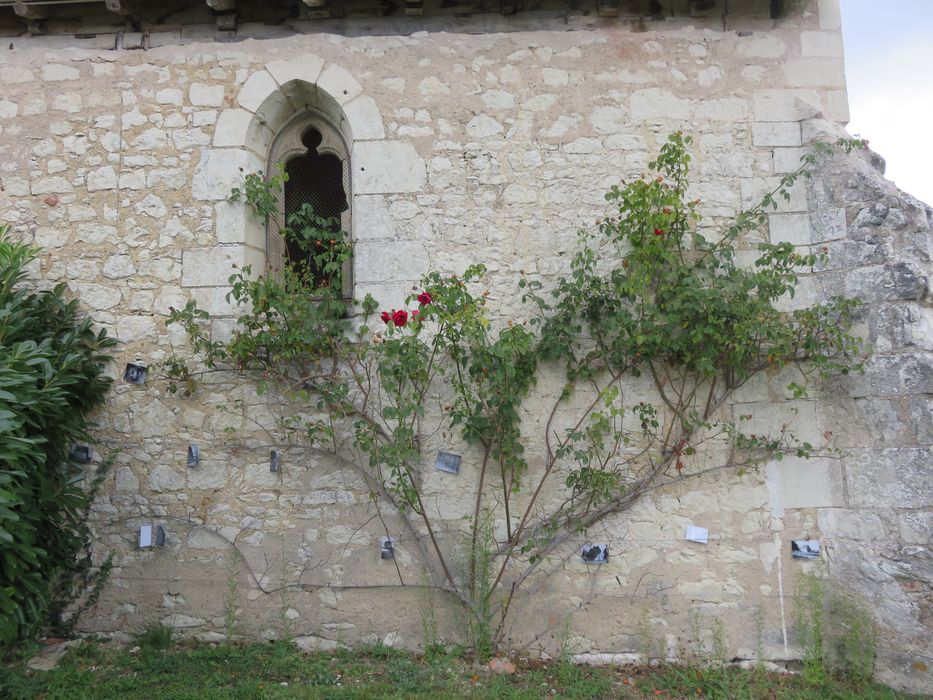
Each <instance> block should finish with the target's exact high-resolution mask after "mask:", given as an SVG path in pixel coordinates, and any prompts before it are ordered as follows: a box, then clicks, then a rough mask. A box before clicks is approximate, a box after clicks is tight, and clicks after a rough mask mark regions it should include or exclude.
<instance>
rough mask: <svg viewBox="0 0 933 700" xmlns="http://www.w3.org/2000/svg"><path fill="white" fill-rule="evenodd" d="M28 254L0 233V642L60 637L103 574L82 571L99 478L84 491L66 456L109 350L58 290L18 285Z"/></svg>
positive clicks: (81, 433) (100, 392)
mask: <svg viewBox="0 0 933 700" xmlns="http://www.w3.org/2000/svg"><path fill="white" fill-rule="evenodd" d="M37 252H38V251H37V250H36V249H35V248H32V247H31V246H28V245H25V244H23V243H18V242H15V241H12V240H10V239H9V238H8V237H7V235H6V227H3V226H0V562H2V565H0V642H9V641H11V640H13V639H15V638H17V637H22V636H28V635H30V634H34V633H36V632H37V631H39V630H40V629H41V628H42V627H43V625H44V624H45V623H46V622H51V623H52V624H53V626H55V627H61V626H63V625H64V626H66V627H67V626H68V622H67V621H66V619H65V609H66V608H67V607H68V606H69V604H70V603H72V602H73V601H74V600H75V599H76V598H78V597H80V596H81V594H82V593H84V592H87V590H88V588H89V589H90V591H91V594H92V596H93V594H94V593H96V592H98V591H99V587H100V583H102V580H103V577H104V576H106V571H107V570H108V567H109V563H108V566H105V567H103V569H102V570H101V569H95V568H93V567H92V566H91V559H90V552H89V548H88V545H89V542H90V533H89V531H88V528H87V526H86V524H85V520H86V516H87V511H88V507H89V506H90V502H91V500H92V498H93V495H94V491H95V489H96V487H97V485H99V483H100V479H101V478H102V476H103V472H102V470H100V469H99V470H98V472H97V475H96V476H95V478H94V479H92V480H90V483H86V482H85V480H84V476H85V471H84V468H83V467H82V466H81V465H80V464H77V463H76V462H75V461H74V460H72V459H71V457H70V452H71V449H72V447H73V446H74V445H75V444H88V443H89V442H90V435H89V428H90V423H89V422H88V417H87V416H88V413H89V412H90V411H91V410H92V409H94V408H95V407H96V406H98V405H99V404H100V403H101V401H103V398H104V395H105V393H106V391H107V388H108V387H109V386H110V380H109V379H108V378H107V377H105V376H103V374H102V368H103V365H104V364H105V363H106V362H107V361H108V360H109V358H108V356H107V355H106V354H105V351H106V350H107V349H108V348H110V347H112V346H113V345H114V344H115V341H114V340H113V338H110V337H108V336H107V334H106V333H105V332H104V331H100V332H95V331H94V330H93V329H92V328H91V323H90V321H89V320H87V319H82V318H80V317H79V312H78V304H77V302H76V301H68V300H66V298H65V286H64V285H63V284H60V285H58V286H56V287H55V288H54V289H52V290H50V291H38V290H36V289H34V288H33V287H31V286H30V285H28V284H26V283H25V278H26V265H27V264H28V263H29V262H30V261H31V260H33V259H34V258H35V256H36V254H37ZM74 617H75V615H74V613H73V614H72V615H71V618H70V619H71V620H73V619H74Z"/></svg>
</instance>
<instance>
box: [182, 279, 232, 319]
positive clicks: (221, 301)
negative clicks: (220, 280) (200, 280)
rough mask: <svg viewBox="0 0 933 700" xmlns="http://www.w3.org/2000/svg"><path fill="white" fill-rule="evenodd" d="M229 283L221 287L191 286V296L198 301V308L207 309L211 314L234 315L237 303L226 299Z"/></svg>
mask: <svg viewBox="0 0 933 700" xmlns="http://www.w3.org/2000/svg"><path fill="white" fill-rule="evenodd" d="M229 291H230V285H226V286H223V287H193V288H192V289H191V298H192V299H194V300H195V301H196V302H197V303H198V308H199V309H203V310H204V311H207V312H208V313H209V314H210V315H211V316H236V315H238V314H237V308H238V307H237V303H236V302H235V301H233V300H230V301H227V293H228V292H229Z"/></svg>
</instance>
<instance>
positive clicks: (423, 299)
mask: <svg viewBox="0 0 933 700" xmlns="http://www.w3.org/2000/svg"><path fill="white" fill-rule="evenodd" d="M418 303H419V304H421V305H422V306H427V305H428V304H430V303H431V295H430V294H428V293H427V292H421V294H419V295H418Z"/></svg>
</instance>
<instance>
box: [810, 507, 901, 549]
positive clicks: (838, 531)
mask: <svg viewBox="0 0 933 700" xmlns="http://www.w3.org/2000/svg"><path fill="white" fill-rule="evenodd" d="M816 522H817V524H818V526H819V528H820V532H822V533H823V534H824V535H827V536H829V537H841V538H844V539H849V540H860V541H862V542H872V541H877V540H880V539H883V538H884V536H885V533H884V523H882V521H881V518H879V517H878V516H877V515H875V514H874V513H870V512H863V511H858V510H847V509H844V508H821V509H820V510H818V511H817V513H816Z"/></svg>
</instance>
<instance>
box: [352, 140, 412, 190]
mask: <svg viewBox="0 0 933 700" xmlns="http://www.w3.org/2000/svg"><path fill="white" fill-rule="evenodd" d="M352 162H353V169H354V183H355V187H356V192H357V193H358V194H385V193H400V192H418V191H420V190H421V189H422V188H423V187H424V185H425V182H426V181H427V170H426V168H425V165H424V160H422V158H421V156H419V155H418V152H417V151H415V149H414V148H413V147H412V146H411V145H410V144H408V143H405V142H403V141H364V142H360V143H357V144H356V145H355V146H354V148H353V155H352Z"/></svg>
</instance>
